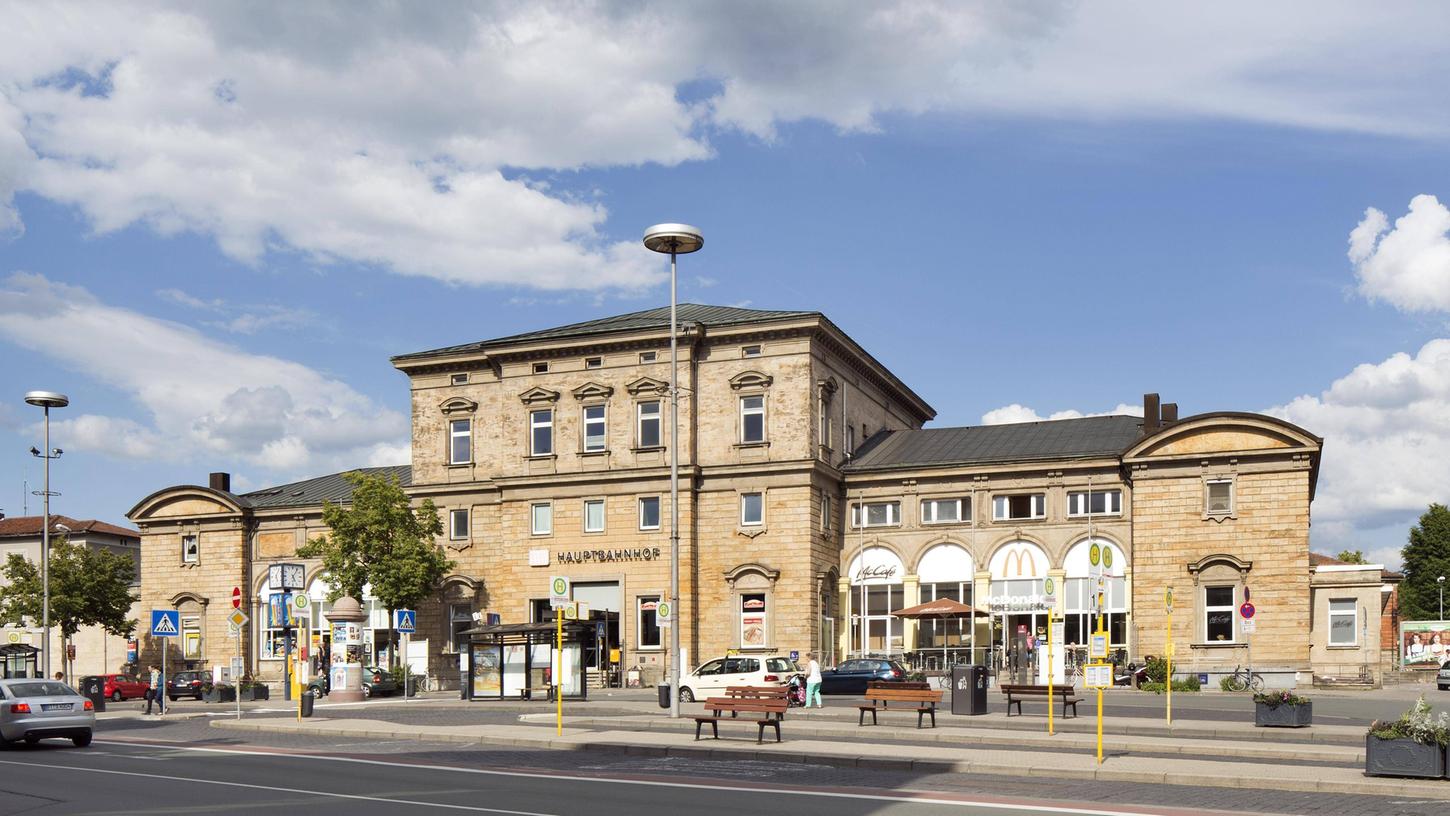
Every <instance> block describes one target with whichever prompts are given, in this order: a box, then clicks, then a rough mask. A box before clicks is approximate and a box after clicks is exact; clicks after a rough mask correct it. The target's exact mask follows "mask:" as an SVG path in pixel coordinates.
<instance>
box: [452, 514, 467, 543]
mask: <svg viewBox="0 0 1450 816" xmlns="http://www.w3.org/2000/svg"><path fill="white" fill-rule="evenodd" d="M448 537H449V538H451V539H453V540H454V541H462V540H463V539H465V538H468V510H466V509H465V510H449V511H448Z"/></svg>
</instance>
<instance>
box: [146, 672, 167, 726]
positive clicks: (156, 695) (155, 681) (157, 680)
mask: <svg viewBox="0 0 1450 816" xmlns="http://www.w3.org/2000/svg"><path fill="white" fill-rule="evenodd" d="M164 693H165V692H164V690H163V689H162V688H161V669H158V668H157V667H156V665H155V664H154V663H153V664H152V665H151V684H150V685H149V686H147V687H146V713H147V714H150V713H151V704H152V703H155V704H156V713H157V714H160V713H162V711H164V710H165V709H164V708H163V707H164V706H165V705H166V704H165V703H164V702H162V695H163V694H164Z"/></svg>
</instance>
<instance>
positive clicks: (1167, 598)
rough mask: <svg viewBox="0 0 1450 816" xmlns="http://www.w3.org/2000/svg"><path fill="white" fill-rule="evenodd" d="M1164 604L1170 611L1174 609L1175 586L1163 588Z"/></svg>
mask: <svg viewBox="0 0 1450 816" xmlns="http://www.w3.org/2000/svg"><path fill="white" fill-rule="evenodd" d="M1163 606H1164V607H1166V608H1167V609H1168V611H1169V612H1172V611H1173V587H1167V588H1166V589H1164V590H1163Z"/></svg>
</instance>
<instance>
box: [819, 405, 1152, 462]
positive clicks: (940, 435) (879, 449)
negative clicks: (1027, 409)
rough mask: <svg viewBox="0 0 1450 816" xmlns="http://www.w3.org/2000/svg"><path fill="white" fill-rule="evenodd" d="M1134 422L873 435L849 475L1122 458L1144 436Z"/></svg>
mask: <svg viewBox="0 0 1450 816" xmlns="http://www.w3.org/2000/svg"><path fill="white" fill-rule="evenodd" d="M1142 424H1143V420H1142V419H1140V418H1138V417H1135V416H1101V417H1083V418H1081V419H1058V420H1047V421H1043V422H1022V423H1016V424H1012V425H973V426H968V427H965V428H924V429H920V430H912V431H886V432H883V433H878V434H874V435H873V436H872V437H871V439H869V440H868V441H867V443H866V444H865V445H862V446H861V448H860V449H859V450H858V451H857V452H856V456H855V458H854V459H852V460H851V462H850V464H848V465H847V466H846V468H845V469H846V470H848V471H870V470H885V469H891V468H905V467H923V466H929V465H957V464H978V463H991V462H1016V461H1021V460H1029V459H1075V458H1080V457H1089V456H1112V455H1115V454H1120V453H1122V452H1123V451H1124V450H1126V449H1127V448H1128V446H1129V445H1131V444H1133V443H1134V442H1136V441H1137V440H1138V439H1139V438H1140V437H1141V436H1142V432H1143V429H1142Z"/></svg>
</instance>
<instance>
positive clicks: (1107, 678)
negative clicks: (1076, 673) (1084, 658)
mask: <svg viewBox="0 0 1450 816" xmlns="http://www.w3.org/2000/svg"><path fill="white" fill-rule="evenodd" d="M1083 682H1084V684H1085V685H1086V686H1087V687H1088V688H1094V689H1104V688H1111V687H1112V685H1113V664H1111V663H1089V664H1087V665H1086V666H1084V667H1083Z"/></svg>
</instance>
